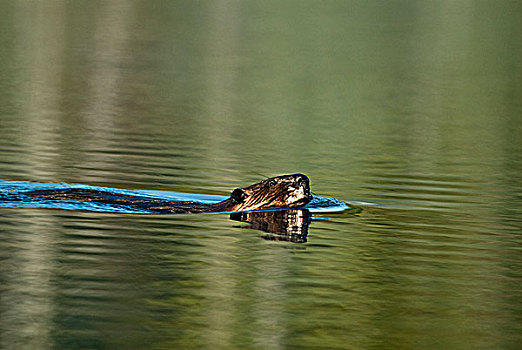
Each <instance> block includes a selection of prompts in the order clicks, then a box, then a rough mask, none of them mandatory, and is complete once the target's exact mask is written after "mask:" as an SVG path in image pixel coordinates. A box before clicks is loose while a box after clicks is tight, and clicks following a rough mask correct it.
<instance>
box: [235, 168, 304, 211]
mask: <svg viewBox="0 0 522 350" xmlns="http://www.w3.org/2000/svg"><path fill="white" fill-rule="evenodd" d="M311 199H312V195H311V194H310V180H309V179H308V177H307V176H306V175H303V174H293V175H283V176H277V177H272V178H269V179H266V180H263V181H261V182H258V183H256V184H254V185H251V186H248V187H244V188H236V189H235V190H234V191H232V193H231V194H230V201H231V204H232V207H233V208H231V211H244V210H256V209H270V208H287V207H300V206H303V205H305V204H307V203H308V202H310V200H311Z"/></svg>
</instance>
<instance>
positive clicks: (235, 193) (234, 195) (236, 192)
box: [230, 188, 246, 204]
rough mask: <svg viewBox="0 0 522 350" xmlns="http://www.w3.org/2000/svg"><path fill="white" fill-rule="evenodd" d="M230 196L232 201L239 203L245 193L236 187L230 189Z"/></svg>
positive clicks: (244, 196)
mask: <svg viewBox="0 0 522 350" xmlns="http://www.w3.org/2000/svg"><path fill="white" fill-rule="evenodd" d="M230 197H231V198H232V200H233V201H234V202H236V203H238V204H239V203H242V202H243V201H244V200H245V198H246V194H245V191H243V190H242V189H240V188H236V189H235V190H234V191H232V193H231V194H230Z"/></svg>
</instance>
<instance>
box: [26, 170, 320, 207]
mask: <svg viewBox="0 0 522 350" xmlns="http://www.w3.org/2000/svg"><path fill="white" fill-rule="evenodd" d="M25 195H26V196H29V197H33V198H40V199H44V200H53V201H54V200H73V201H87V202H96V203H106V204H112V205H122V206H127V207H131V208H137V209H145V210H149V211H153V212H157V213H170V214H177V213H210V212H233V211H249V210H262V209H277V208H294V207H300V206H303V205H305V204H307V203H308V202H310V200H311V198H312V196H311V194H310V181H309V179H308V177H306V176H305V175H303V174H293V175H283V176H277V177H273V178H269V179H266V180H263V181H261V182H258V183H256V184H254V185H251V186H248V187H244V188H236V189H235V190H234V191H232V193H231V194H230V197H229V198H227V199H225V200H224V201H222V202H219V203H215V204H204V203H197V202H182V201H180V202H176V201H164V200H158V199H151V198H148V197H140V196H130V195H124V194H119V193H114V192H106V191H96V190H90V189H83V188H67V189H52V190H37V191H31V192H27V193H25Z"/></svg>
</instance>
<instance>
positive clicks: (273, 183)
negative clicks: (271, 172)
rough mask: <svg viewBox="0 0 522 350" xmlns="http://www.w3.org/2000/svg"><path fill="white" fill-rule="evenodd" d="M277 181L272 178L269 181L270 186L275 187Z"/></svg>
mask: <svg viewBox="0 0 522 350" xmlns="http://www.w3.org/2000/svg"><path fill="white" fill-rule="evenodd" d="M275 184H276V183H275V181H274V180H270V181H268V187H274V186H275Z"/></svg>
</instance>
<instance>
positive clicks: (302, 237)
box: [230, 209, 311, 243]
mask: <svg viewBox="0 0 522 350" xmlns="http://www.w3.org/2000/svg"><path fill="white" fill-rule="evenodd" d="M230 219H231V220H235V221H242V222H248V223H249V224H251V225H249V226H241V227H242V228H250V229H254V230H259V231H263V232H268V233H272V234H273V235H270V236H265V237H263V238H265V239H268V240H274V241H289V242H293V243H305V242H306V236H307V235H308V226H309V225H310V221H311V215H310V212H309V211H308V210H307V209H290V210H277V211H259V212H249V213H245V212H238V213H231V214H230Z"/></svg>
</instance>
